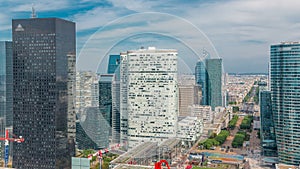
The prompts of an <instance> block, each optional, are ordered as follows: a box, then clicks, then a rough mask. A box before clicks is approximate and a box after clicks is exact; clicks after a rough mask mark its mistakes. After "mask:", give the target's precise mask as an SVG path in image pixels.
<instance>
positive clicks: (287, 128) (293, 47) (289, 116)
mask: <svg viewBox="0 0 300 169" xmlns="http://www.w3.org/2000/svg"><path fill="white" fill-rule="evenodd" d="M270 62H271V63H270V66H271V67H270V80H271V92H272V93H271V96H272V110H273V118H274V124H275V133H276V141H277V148H278V158H279V162H280V163H285V164H291V165H299V164H300V126H299V123H300V44H299V42H283V43H280V44H276V45H271V49H270Z"/></svg>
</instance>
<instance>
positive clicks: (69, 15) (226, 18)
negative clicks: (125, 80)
mask: <svg viewBox="0 0 300 169" xmlns="http://www.w3.org/2000/svg"><path fill="white" fill-rule="evenodd" d="M32 6H34V8H35V10H36V13H37V17H38V18H45V17H58V18H63V19H67V20H71V21H73V22H76V31H77V32H76V34H77V56H78V57H79V59H78V60H79V62H80V64H79V65H80V66H81V67H80V68H82V69H88V68H89V67H93V66H89V64H90V65H93V63H96V62H97V65H96V66H98V67H99V65H100V67H101V64H100V63H101V62H105V59H103V58H105V57H106V55H107V54H109V53H118V52H120V50H123V51H124V50H126V49H137V48H139V47H140V46H148V45H153V46H156V47H157V48H161V47H162V48H175V47H178V49H179V55H180V56H181V59H182V60H185V61H184V62H185V63H187V65H188V67H190V69H192V68H193V66H192V65H191V63H190V62H191V61H190V60H193V59H191V58H189V57H191V55H193V54H194V55H199V54H201V50H207V51H209V52H210V53H211V55H212V56H214V57H221V58H222V59H223V65H224V71H225V72H229V73H266V72H267V69H268V59H269V47H270V45H271V44H276V43H280V42H282V41H299V39H300V31H299V30H300V17H299V16H300V10H299V6H300V1H299V0H188V1H184V0H163V1H162V0H148V1H146V0H59V1H53V0H26V1H24V0H0V10H1V12H0V40H11V20H12V19H21V18H29V17H30V15H31V8H32ZM176 45H177V46H176ZM96 55H97V56H96ZM98 55H101V56H100V57H102V59H99V57H98ZM194 59H195V58H194ZM81 63H82V64H81ZM94 67H95V66H94ZM93 69H95V68H93Z"/></svg>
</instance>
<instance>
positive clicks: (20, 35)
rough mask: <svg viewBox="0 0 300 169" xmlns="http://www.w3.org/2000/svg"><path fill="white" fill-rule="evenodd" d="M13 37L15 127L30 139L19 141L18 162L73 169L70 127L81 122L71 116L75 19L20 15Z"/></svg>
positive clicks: (28, 167)
mask: <svg viewBox="0 0 300 169" xmlns="http://www.w3.org/2000/svg"><path fill="white" fill-rule="evenodd" d="M12 37H13V84H14V85H13V111H14V114H13V121H14V125H13V131H14V134H15V135H19V136H23V137H24V138H25V142H23V143H21V144H14V147H13V151H14V156H13V167H15V168H18V169H33V168H43V169H65V168H71V156H73V155H74V154H75V152H74V150H75V149H74V140H71V138H73V137H74V136H73V137H68V136H70V134H69V133H68V132H69V131H70V130H69V129H68V126H73V128H74V127H75V124H70V122H71V121H72V120H70V119H69V118H71V116H70V115H68V112H70V110H68V103H69V101H68V99H70V97H68V93H69V92H70V91H68V79H70V78H69V77H68V75H69V73H70V71H69V70H68V65H69V63H68V54H69V53H76V47H75V45H76V41H75V23H73V22H70V21H66V20H62V19H57V18H32V19H16V20H13V21H12ZM72 118H73V116H72ZM68 122H69V123H68ZM74 123H75V122H74Z"/></svg>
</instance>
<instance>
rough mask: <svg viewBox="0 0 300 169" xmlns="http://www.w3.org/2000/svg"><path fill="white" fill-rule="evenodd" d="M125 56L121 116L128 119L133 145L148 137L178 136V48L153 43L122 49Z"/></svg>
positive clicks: (123, 61) (122, 67) (123, 58)
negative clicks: (134, 48) (131, 49)
mask: <svg viewBox="0 0 300 169" xmlns="http://www.w3.org/2000/svg"><path fill="white" fill-rule="evenodd" d="M121 60H122V62H121V70H120V72H121V82H120V83H121V84H120V86H121V87H120V88H121V93H120V94H121V95H122V96H121V97H120V99H126V101H125V102H122V101H121V120H122V117H125V118H126V117H127V120H128V121H127V136H128V147H129V149H130V148H133V147H135V146H137V145H138V144H140V143H142V142H144V141H155V142H162V141H164V140H166V139H168V138H173V137H176V132H177V116H178V86H177V51H176V50H171V49H170V50H163V49H155V48H153V47H149V48H148V49H140V50H133V51H127V52H124V53H121ZM125 79H126V80H125ZM122 91H126V92H125V93H126V95H123V93H122ZM124 103H125V105H127V109H125V113H127V114H125V115H124V114H123V113H124V112H122V111H123V110H124V109H122V108H124V106H125V105H122V104H124ZM121 127H122V126H121ZM121 134H122V131H121Z"/></svg>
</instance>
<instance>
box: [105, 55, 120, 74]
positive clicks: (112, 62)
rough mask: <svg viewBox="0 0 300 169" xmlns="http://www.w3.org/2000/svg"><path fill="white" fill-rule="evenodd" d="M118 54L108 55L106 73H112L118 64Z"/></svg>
mask: <svg viewBox="0 0 300 169" xmlns="http://www.w3.org/2000/svg"><path fill="white" fill-rule="evenodd" d="M120 61H121V60H120V55H109V60H108V67H107V73H108V74H114V73H115V72H116V70H117V68H118V67H119V65H120Z"/></svg>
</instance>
